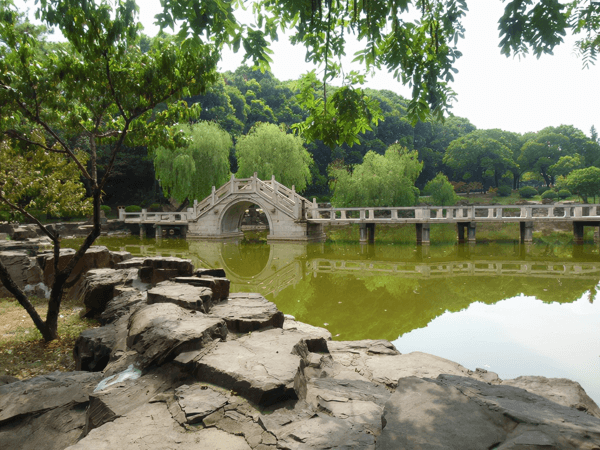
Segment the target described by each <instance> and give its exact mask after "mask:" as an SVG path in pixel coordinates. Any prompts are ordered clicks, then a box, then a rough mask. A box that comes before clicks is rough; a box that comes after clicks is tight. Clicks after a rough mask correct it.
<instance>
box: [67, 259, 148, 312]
mask: <svg viewBox="0 0 600 450" xmlns="http://www.w3.org/2000/svg"><path fill="white" fill-rule="evenodd" d="M137 276H138V274H137V270H136V269H120V270H115V269H94V270H90V271H89V272H88V273H87V274H86V275H85V279H84V282H83V283H82V285H81V290H80V293H75V294H74V295H75V296H76V298H79V299H80V300H82V301H83V304H84V305H85V307H86V316H87V317H99V316H100V315H101V314H102V313H103V312H104V310H105V309H106V305H107V304H108V302H109V301H110V300H112V299H113V298H114V297H115V296H116V295H117V291H116V289H117V288H118V287H121V286H128V285H131V284H133V283H134V281H135V280H136V278H137Z"/></svg>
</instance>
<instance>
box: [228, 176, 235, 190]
mask: <svg viewBox="0 0 600 450" xmlns="http://www.w3.org/2000/svg"><path fill="white" fill-rule="evenodd" d="M234 192H235V176H234V175H233V174H231V178H229V193H230V194H233V193H234Z"/></svg>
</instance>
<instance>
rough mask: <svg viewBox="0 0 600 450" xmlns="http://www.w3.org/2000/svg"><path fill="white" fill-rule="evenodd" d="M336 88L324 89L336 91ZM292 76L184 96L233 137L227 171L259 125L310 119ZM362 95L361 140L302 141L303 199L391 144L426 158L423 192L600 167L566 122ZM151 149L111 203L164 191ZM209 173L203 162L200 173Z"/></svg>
mask: <svg viewBox="0 0 600 450" xmlns="http://www.w3.org/2000/svg"><path fill="white" fill-rule="evenodd" d="M336 89H337V88H336V87H329V88H328V91H329V92H330V93H334V92H335V91H336ZM297 94H298V88H297V86H296V81H295V80H287V81H280V80H278V79H276V78H275V77H274V76H273V75H272V74H271V73H269V72H265V73H261V72H260V71H254V70H252V69H251V68H249V67H247V66H241V67H239V68H238V69H237V70H236V71H235V72H225V73H222V74H220V77H219V79H218V81H217V83H216V84H214V85H213V86H212V87H210V88H209V89H208V91H207V92H206V93H205V94H204V95H198V96H194V97H189V98H186V99H185V100H186V101H187V102H188V104H196V103H197V104H200V105H201V107H202V108H201V109H202V111H201V115H200V118H199V119H200V120H201V121H211V122H215V123H217V124H218V125H219V126H220V127H221V128H222V129H224V130H225V131H227V132H228V133H229V134H230V136H231V138H232V142H233V146H232V147H231V148H230V149H229V155H230V156H229V162H230V170H231V172H232V173H237V171H238V162H237V159H236V155H235V150H236V144H237V142H238V141H239V140H240V138H241V137H243V136H244V135H246V134H248V133H249V132H250V131H251V130H252V129H253V127H255V126H256V125H257V124H258V123H271V124H276V125H279V126H280V127H281V128H282V129H283V130H285V132H287V133H293V132H294V130H293V129H292V128H291V126H292V125H293V124H296V123H299V122H302V121H304V120H305V119H306V117H307V116H308V112H307V111H305V110H303V109H302V108H301V107H300V105H299V102H298V99H297V98H296V95H297ZM365 94H366V95H367V96H368V97H369V98H371V99H376V100H377V101H378V102H379V106H380V108H381V114H382V116H383V118H382V120H380V121H379V122H378V124H377V125H375V126H373V129H372V131H366V132H365V133H363V134H361V135H359V141H360V142H359V143H358V144H355V145H354V146H352V147H350V146H348V145H347V144H343V145H342V146H336V147H334V148H330V147H328V146H326V145H324V144H323V142H322V141H315V142H310V143H305V148H306V149H307V150H308V152H309V153H310V155H311V156H312V159H313V161H314V164H312V166H311V167H310V171H311V182H310V183H309V184H308V186H307V188H306V189H305V191H304V195H306V196H308V197H311V198H312V197H313V196H315V197H318V198H323V199H328V198H329V197H330V196H331V192H330V181H331V173H332V172H331V170H328V169H329V168H330V167H333V166H332V163H335V164H334V166H335V168H336V170H337V169H339V168H340V167H346V168H347V169H348V170H349V171H352V167H355V166H356V165H358V164H362V163H363V160H364V157H365V155H366V154H367V153H368V152H369V151H372V152H375V153H377V154H379V155H384V154H385V151H386V149H387V148H388V147H389V146H390V145H392V144H400V146H402V147H405V148H406V149H408V150H416V151H417V153H418V159H419V161H420V162H422V163H423V166H422V170H421V172H420V174H419V176H418V178H417V179H416V183H415V184H416V186H417V187H418V188H420V189H423V188H424V186H425V185H426V183H427V182H428V181H430V180H432V179H433V178H434V177H435V176H436V175H437V174H438V173H440V172H441V173H443V174H445V175H447V177H448V178H449V179H450V180H451V181H453V182H454V183H461V185H462V184H464V185H468V184H469V183H471V185H474V186H480V185H479V183H480V184H481V187H482V188H483V189H487V188H489V187H500V186H502V185H506V186H509V187H510V188H512V189H518V188H519V187H520V186H523V185H524V184H525V185H538V186H542V185H552V184H554V183H555V182H556V178H557V177H559V176H561V175H563V176H564V175H567V174H568V173H570V172H571V171H573V170H575V169H581V168H585V167H590V166H596V167H598V166H600V145H599V143H598V135H597V134H596V133H595V130H594V129H592V130H591V133H590V135H589V136H587V135H586V134H585V133H584V132H583V131H581V130H578V129H576V128H574V127H573V126H569V125H562V126H559V127H548V128H544V129H543V130H540V131H538V132H536V133H527V134H524V135H521V134H517V133H512V132H509V131H503V130H499V129H493V130H477V129H476V127H475V125H473V124H472V123H471V122H470V121H469V119H467V118H463V117H456V116H450V117H448V118H446V120H445V121H444V122H443V123H440V122H427V123H424V122H417V123H416V125H414V126H413V125H411V123H410V122H409V120H408V118H407V114H406V108H407V104H408V100H407V99H405V98H403V97H401V96H399V95H397V94H395V93H394V92H392V91H389V90H373V89H365ZM154 157H155V154H154V152H153V151H152V149H150V152H149V150H148V149H147V148H145V147H138V148H133V149H129V151H128V152H126V154H125V158H124V159H122V160H121V162H120V163H119V164H118V166H117V167H116V168H115V176H114V177H113V178H112V180H111V183H110V185H108V186H107V189H106V194H107V201H108V202H109V203H113V204H115V203H121V204H132V203H138V204H140V203H142V204H149V203H154V202H155V201H157V200H159V197H160V196H161V192H162V191H161V188H160V185H159V182H158V180H156V179H155V178H156V177H155V173H156V171H155V164H154V163H155V160H154ZM206 170H210V168H209V167H202V168H201V170H199V171H198V173H197V174H196V176H202V171H206Z"/></svg>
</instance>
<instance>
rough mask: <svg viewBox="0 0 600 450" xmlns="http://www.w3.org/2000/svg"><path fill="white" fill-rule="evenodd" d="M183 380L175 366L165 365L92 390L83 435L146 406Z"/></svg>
mask: <svg viewBox="0 0 600 450" xmlns="http://www.w3.org/2000/svg"><path fill="white" fill-rule="evenodd" d="M183 378H184V377H183V375H182V374H181V372H180V371H179V370H178V369H177V368H176V367H174V366H172V365H168V364H167V365H165V366H162V367H159V368H158V369H155V370H152V371H150V372H149V373H148V374H146V376H144V377H141V378H130V379H127V380H124V381H121V382H118V383H115V384H109V385H108V386H107V387H105V388H103V389H96V391H95V392H93V393H91V394H90V404H89V407H88V409H87V411H86V425H85V430H84V433H85V434H88V433H89V432H90V431H91V430H93V429H94V428H98V427H100V426H102V425H104V424H105V423H107V422H112V421H114V420H115V419H117V418H118V417H122V416H125V415H127V413H129V412H131V411H133V410H135V409H136V408H138V407H140V406H142V405H145V404H147V403H149V402H150V400H151V399H152V398H153V397H155V396H156V395H157V394H160V393H162V392H164V391H166V390H168V389H173V388H176V387H177V386H178V385H179V384H181V380H182V379H183Z"/></svg>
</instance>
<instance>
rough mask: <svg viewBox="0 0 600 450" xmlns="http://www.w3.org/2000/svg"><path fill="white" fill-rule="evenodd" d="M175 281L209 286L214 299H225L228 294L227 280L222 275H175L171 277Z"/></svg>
mask: <svg viewBox="0 0 600 450" xmlns="http://www.w3.org/2000/svg"><path fill="white" fill-rule="evenodd" d="M173 281H174V282H176V283H185V284H191V285H192V286H199V287H206V288H209V289H210V290H211V291H212V293H213V300H214V301H221V300H225V299H226V298H227V297H228V296H229V285H230V283H229V280H228V279H227V278H222V277H210V276H202V277H176V278H173Z"/></svg>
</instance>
